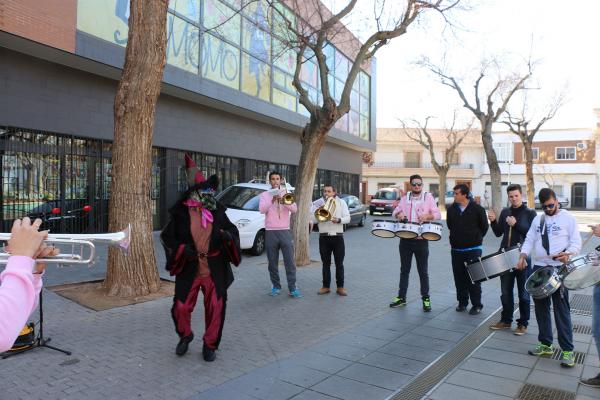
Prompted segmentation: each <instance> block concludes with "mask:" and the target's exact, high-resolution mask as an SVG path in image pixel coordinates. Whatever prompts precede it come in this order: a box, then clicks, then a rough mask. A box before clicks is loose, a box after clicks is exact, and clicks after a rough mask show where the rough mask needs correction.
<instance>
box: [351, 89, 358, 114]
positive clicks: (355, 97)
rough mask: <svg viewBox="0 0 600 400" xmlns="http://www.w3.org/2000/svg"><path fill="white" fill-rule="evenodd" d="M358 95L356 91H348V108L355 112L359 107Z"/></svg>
mask: <svg viewBox="0 0 600 400" xmlns="http://www.w3.org/2000/svg"><path fill="white" fill-rule="evenodd" d="M359 97H360V96H359V94H358V92H356V91H354V90H353V91H351V92H350V109H352V110H354V111H356V112H358V110H359V108H360V107H359V104H360V101H359Z"/></svg>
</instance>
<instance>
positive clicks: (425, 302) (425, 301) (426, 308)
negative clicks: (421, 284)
mask: <svg viewBox="0 0 600 400" xmlns="http://www.w3.org/2000/svg"><path fill="white" fill-rule="evenodd" d="M422 300H423V311H425V312H429V311H431V300H430V299H429V296H426V297H423V298H422Z"/></svg>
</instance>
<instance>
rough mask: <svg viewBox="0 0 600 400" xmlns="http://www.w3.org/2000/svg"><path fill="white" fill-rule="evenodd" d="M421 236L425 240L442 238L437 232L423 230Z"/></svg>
mask: <svg viewBox="0 0 600 400" xmlns="http://www.w3.org/2000/svg"><path fill="white" fill-rule="evenodd" d="M421 236H422V237H423V239H425V240H431V241H434V242H435V241H437V240H440V239H441V238H442V237H441V236H440V235H439V234H437V233H433V232H424V233H423V234H422V235H421Z"/></svg>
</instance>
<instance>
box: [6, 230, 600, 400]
mask: <svg viewBox="0 0 600 400" xmlns="http://www.w3.org/2000/svg"><path fill="white" fill-rule="evenodd" d="M315 239H316V236H313V238H312V240H313V242H312V246H311V249H312V251H313V258H314V259H318V256H317V246H316V240H315ZM345 240H346V249H347V252H346V263H345V265H346V277H347V278H346V280H347V285H346V286H347V288H348V290H349V293H350V295H349V296H348V297H347V298H342V297H339V296H336V295H334V294H331V295H328V296H316V295H315V292H316V290H317V289H318V288H319V287H320V275H321V274H320V268H314V267H310V268H302V269H300V270H299V272H298V280H299V285H300V288H301V289H302V290H303V292H304V297H303V298H301V299H299V300H293V299H289V298H288V297H287V296H280V297H278V298H270V297H269V296H266V294H265V293H266V292H267V291H268V289H269V283H268V278H267V272H266V265H265V263H266V259H265V257H264V256H263V257H248V258H245V259H244V261H243V264H242V266H241V267H240V268H239V269H237V270H236V282H234V284H233V286H232V288H231V290H230V292H229V296H230V297H229V304H228V317H227V321H226V325H225V330H224V336H223V341H222V345H221V349H220V350H219V352H218V358H217V361H216V362H214V363H211V364H207V363H204V362H203V361H201V355H200V353H201V352H200V348H201V346H200V341H199V340H196V341H194V342H193V343H192V344H191V347H190V352H189V353H188V354H187V355H186V356H184V357H176V356H175V355H174V354H173V352H174V346H175V344H176V342H177V339H176V337H175V335H174V333H173V329H172V325H171V324H172V322H171V320H170V317H169V315H168V310H169V307H170V302H171V300H170V299H169V298H164V299H160V300H156V301H153V302H148V303H142V304H137V305H133V306H127V307H121V308H115V309H112V310H107V311H102V312H94V311H90V310H87V309H85V308H83V307H81V306H79V305H77V304H75V303H72V302H70V301H68V300H65V299H63V298H62V297H60V296H58V295H55V294H54V293H52V292H48V291H46V292H45V293H46V297H45V299H46V307H45V311H46V319H47V324H46V332H47V335H49V336H52V337H53V341H52V343H51V344H54V345H56V346H59V347H64V348H67V349H69V350H72V351H73V356H71V357H68V356H64V355H62V354H60V353H57V352H53V351H51V350H48V349H36V350H34V351H32V352H29V353H27V354H24V355H19V356H17V357H14V358H11V359H7V360H0V399H21V398H23V399H25V398H27V399H38V398H39V399H80V398H86V399H90V400H91V399H96V398H98V399H100V398H101V399H107V398H108V399H112V398H115V399H116V398H118V399H165V398H170V399H171V398H172V399H280V398H281V399H289V398H294V399H317V400H318V399H332V398H335V399H385V398H387V397H388V396H390V395H391V394H393V393H394V391H395V390H397V389H398V388H400V387H402V386H403V385H405V384H406V383H408V382H409V381H411V380H412V379H414V377H415V376H416V375H417V374H418V373H419V372H420V371H422V369H423V368H425V367H426V366H427V365H429V363H431V362H432V361H434V360H435V359H436V358H437V357H439V356H440V355H442V354H444V352H446V351H448V350H450V349H451V348H452V347H453V346H454V345H455V344H456V343H457V342H458V341H460V340H461V338H463V337H464V336H465V335H468V334H469V333H470V332H471V331H472V330H473V329H474V328H475V327H476V326H477V325H478V324H480V323H482V322H483V320H484V318H485V317H486V315H489V314H491V313H492V312H493V311H495V310H496V309H497V307H498V306H499V282H498V281H497V280H496V281H491V282H488V283H485V284H484V304H485V305H486V307H485V308H484V313H483V314H482V315H481V316H477V317H473V316H469V315H466V314H459V313H456V312H455V311H454V306H455V299H454V286H453V280H452V274H451V268H450V265H449V249H448V243H447V238H444V240H442V241H440V242H436V243H432V244H431V246H430V253H431V256H430V275H431V290H432V300H433V306H434V310H433V312H432V313H430V314H424V313H423V312H422V311H421V310H420V304H419V302H418V297H419V295H418V277H417V274H416V271H415V270H414V269H413V273H412V274H411V285H410V287H409V305H408V306H407V307H406V308H402V309H389V308H388V307H387V303H388V302H389V300H390V299H391V297H393V295H394V292H395V291H396V290H397V284H398V282H397V280H398V253H397V251H398V250H397V242H396V241H395V240H386V239H379V238H375V237H373V236H371V235H369V233H368V229H367V228H363V229H350V230H349V231H348V232H347V234H346V235H345ZM497 243H498V241H497V240H496V238H493V237H491V235H488V237H487V238H486V246H485V250H484V253H489V252H492V251H493V250H494V249H495V248H497V245H498V244H497ZM157 255H158V256H159V259H160V258H162V252H161V251H160V249H158V247H157ZM159 265H160V267H159V268H161V267H162V261H160V260H159ZM103 276H104V266H103V263H102V261H100V262H99V263H98V265H97V266H96V267H94V268H92V269H89V270H88V269H84V268H81V269H72V268H69V269H67V268H65V269H61V270H57V269H52V270H50V271H49V273H48V274H47V279H46V284H47V285H50V284H58V283H63V282H69V281H82V280H89V279H95V278H96V279H97V278H101V277H103ZM282 277H283V276H282ZM411 301H412V302H411ZM195 315H196V318H195V319H194V322H193V325H194V329H195V330H196V332H202V330H203V321H202V318H201V315H202V310H201V305H199V306H198V309H197V311H196V314H195ZM588 325H589V322H588ZM504 333H505V332H501V333H498V334H495V335H494V337H493V340H491V339H490V340H488V341H487V342H486V344H485V345H486V346H492V345H494V343H495V342H494V341H495V340H511V339H512V342H511V343H515V345H513V347H515V346H518V345H522V344H523V343H525V341H527V340H534V341H535V336H534V335H532V334H529V335H527V336H525V337H524V338H517V340H516V341H515V340H514V339H515V338H513V337H509V338H504V337H501V335H502V334H504ZM509 336H510V335H509ZM519 339H523V340H520V341H519ZM589 340H590V339H588V345H589ZM496 347H502V346H501V345H500V346H498V344H496ZM588 347H589V346H588ZM486 349H487V347H486ZM488 350H489V352H493V351H494V350H493V349H492V348H490V349H488ZM479 351H480V350H478V352H479ZM496 351H500V353H502V354H505V355H504V356H502V357H506V358H507V359H508V360H510V361H511V362H512V363H515V362H518V363H521V364H523V365H522V366H521V368H533V367H534V366H535V367H536V368H537V364H535V365H529V364H527V363H531V362H532V361H531V359H530V358H529V357H528V356H526V355H524V356H523V357H524V358H523V357H521V354H516V353H511V351H510V350H508V349H506V348H505V349H501V350H496ZM591 351H594V350H593V349H592V350H591ZM506 353H508V355H506ZM476 354H478V356H477V357H475V356H473V357H471V358H469V359H468V360H467V361H466V362H465V363H464V364H462V365H461V366H460V368H459V369H457V370H456V371H454V372H453V373H452V374H451V375H449V376H448V377H447V379H446V381H445V382H443V383H442V384H441V385H440V386H439V387H438V388H437V389H436V390H435V391H434V392H432V393H431V398H445V399H452V398H462V397H463V396H469V393H470V395H471V398H481V397H478V396H480V395H482V396H487V395H492V394H491V392H489V389H487V390H488V391H481V390H478V389H477V388H474V389H473V388H472V389H473V391H469V388H466V387H465V385H462V386H460V385H457V384H456V383H457V382H462V381H463V380H467V381H469V382H473V381H474V380H473V379H468V378H469V375H468V374H470V373H473V371H472V370H473V369H475V370H477V369H478V368H479V366H478V364H477V363H486V362H487V363H488V364H490V362H494V363H495V362H496V361H498V360H496V361H494V360H487V361H486V360H485V355H483V356H482V355H480V354H481V353H477V352H476ZM513 354H514V356H513ZM502 359H503V360H504V358H502ZM513 360H517V361H513ZM533 360H534V361H537V360H535V359H533ZM590 360H592V358H591V357H590V358H588V361H587V362H592V361H590ZM500 364H503V363H502V362H501V363H500ZM509 364H510V363H509ZM518 366H519V365H517V367H518ZM502 367H503V365H500V366H499V367H496V368H500V369H502ZM594 367H598V365H597V363H596V364H595V365H589V368H594ZM486 368H489V369H486V370H485V373H483V374H482V373H481V371H478V372H479V373H477V376H480V375H481V376H484V375H485V377H484V378H485V379H488V380H489V379H492V378H493V375H494V373H492V371H494V369H493V368H492V367H491V366H488V367H486ZM538 369H539V372H538V373H537V375H536V374H533V373H531V375H528V378H527V379H529V378H530V377H531V379H538V378H536V377H537V376H538V375H539V374H544V373H548V371H546V370H544V369H543V368H538ZM546 369H547V368H546ZM510 370H511V372H510V373H512V374H513V375H508V376H507V377H504V379H510V381H508V382H505V383H509V384H512V386H511V385H508V386H509V387H510V388H511V390H513V391H514V390H515V389H514V386H517V385H515V384H514V382H519V381H518V379H517V380H515V379H514V378H515V377H518V376H521V375H520V374H519V375H517V374H516V371H520V370H519V369H518V368H516V367H511V368H510ZM523 371H524V370H522V371H521V372H523ZM592 372H593V371H592V370H591V369H590V370H589V371H587V370H586V371H584V375H586V376H587V375H591V373H592ZM458 373H460V374H466V375H462V376H461V375H457V376H455V374H458ZM463 378H464V379H463ZM573 379H574V381H575V382H576V379H575V378H573ZM451 380H452V381H451ZM483 382H485V381H483ZM492 383H493V384H496V383H495V382H492ZM482 388H483V389H484V390H485V389H486V388H487V386H486V384H485V383H484V384H482V386H481V387H480V389H482ZM452 390H454V391H456V393H457V396H456V397H455V396H454V395H453V394H452V393H453V392H452ZM517 390H518V389H517ZM444 391H447V392H444ZM463 391H464V392H465V393H467V394H463V393H462V392H463ZM458 393H460V394H458ZM511 393H512V392H511ZM592 394H593V393H592ZM440 396H441V397H440ZM473 396H474V397H473ZM588 396H589V393H588ZM467 398H468V397H467Z"/></svg>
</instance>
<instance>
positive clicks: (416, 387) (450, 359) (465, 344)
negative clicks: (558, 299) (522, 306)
mask: <svg viewBox="0 0 600 400" xmlns="http://www.w3.org/2000/svg"><path fill="white" fill-rule="evenodd" d="M500 315H501V309H499V310H498V311H496V312H495V313H494V314H492V315H490V316H489V317H488V318H486V319H485V320H484V321H483V322H482V323H481V324H480V325H479V327H477V329H475V330H474V331H473V332H471V333H470V334H469V335H468V336H467V337H464V338H463V339H462V340H461V341H460V342H459V343H458V344H457V345H456V346H454V348H453V349H452V350H450V351H449V352H447V353H446V354H444V355H443V356H441V357H440V358H438V359H437V360H436V361H434V362H433V363H432V364H430V365H429V366H428V367H427V368H425V369H424V370H423V371H422V372H421V373H420V374H419V375H417V376H416V377H415V378H414V379H413V380H412V381H410V382H409V383H408V384H407V385H406V386H404V387H403V388H401V389H400V390H398V391H397V392H396V393H394V394H392V395H391V396H390V397H388V399H387V400H419V399H422V398H423V397H424V396H425V395H426V394H427V393H428V392H429V391H430V390H431V389H433V388H434V387H435V386H436V385H437V384H438V383H439V382H441V381H442V380H443V379H444V378H445V377H446V376H447V375H448V373H449V372H450V371H452V370H453V369H454V368H456V367H457V366H458V365H459V364H460V363H461V362H462V361H463V360H464V359H465V358H467V357H468V356H469V354H471V353H472V352H473V350H475V349H476V348H477V347H478V346H479V345H480V344H481V343H483V342H484V341H485V340H486V339H487V338H488V337H489V336H490V335H491V334H492V333H493V331H491V330H490V328H489V322H490V321H497V320H498V319H499V318H500ZM544 400H545V399H544Z"/></svg>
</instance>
